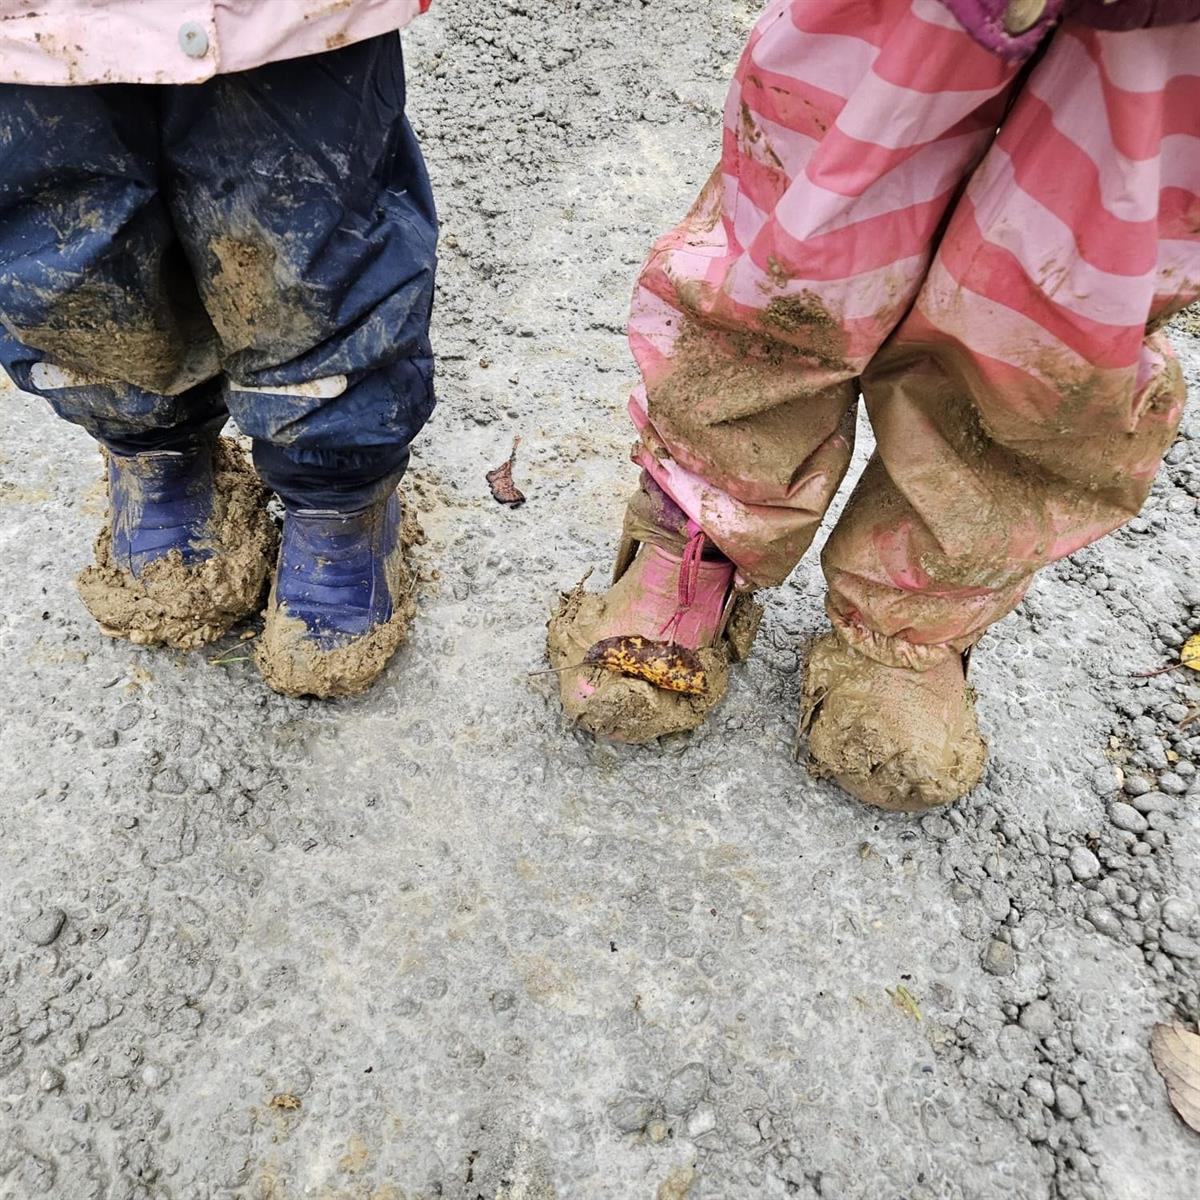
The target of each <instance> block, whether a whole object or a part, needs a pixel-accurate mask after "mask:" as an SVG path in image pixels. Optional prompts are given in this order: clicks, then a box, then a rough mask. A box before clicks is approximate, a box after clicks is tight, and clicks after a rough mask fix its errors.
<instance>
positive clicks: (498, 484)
mask: <svg viewBox="0 0 1200 1200" xmlns="http://www.w3.org/2000/svg"><path fill="white" fill-rule="evenodd" d="M520 444H521V439H520V438H519V437H518V438H513V448H512V453H511V454H510V455H509V456H508V458H506V459H505V460H504V462H502V463H501V464H500V465H499V466H498V467H496V469H495V470H493V471H489V472H488V473H487V481H488V487H490V488H491V489H492V495H493V496H494V497H495V499H497V500H499V501H500V503H501V504H511V505H514V506H515V505H518V504H524V503H525V494H524V493H523V492H522V491H521V490H520V489H519V488H518V487H517V486H516V484H514V483H513V474H512V473H513V464H514V463H515V462H516V461H517V447H518V446H519V445H520Z"/></svg>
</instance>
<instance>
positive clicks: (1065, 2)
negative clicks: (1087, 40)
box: [942, 0, 1200, 62]
mask: <svg viewBox="0 0 1200 1200" xmlns="http://www.w3.org/2000/svg"><path fill="white" fill-rule="evenodd" d="M942 3H943V4H945V6H946V7H947V8H948V9H949V10H950V11H951V12H952V13H953V14H954V15H955V17H956V18H957V19H958V21H959V22H960V24H961V25H962V26H963V27H964V28H965V29H966V31H967V32H968V33H969V34H970V35H971V36H972V37H973V38H974V39H975V40H976V41H977V42H978V43H979V44H980V45H981V46H983V47H985V48H986V49H988V50H991V51H992V53H994V54H998V55H999V56H1000V57H1001V58H1004V59H1008V60H1009V61H1016V62H1019V61H1020V60H1021V59H1023V58H1028V57H1029V56H1030V55H1031V54H1032V53H1033V52H1034V50H1036V49H1037V46H1038V43H1039V42H1040V41H1041V40H1042V38H1044V37H1045V36H1046V33H1047V31H1048V30H1049V29H1050V27H1051V26H1052V25H1054V24H1055V23H1056V22H1057V21H1058V20H1059V19H1060V18H1070V19H1071V20H1074V21H1079V22H1080V23H1081V24H1083V25H1090V26H1092V27H1093V28H1095V29H1110V30H1124V29H1144V28H1146V27H1148V26H1151V25H1186V24H1188V23H1190V22H1192V21H1200V0H1110V2H1109V3H1105V0H1046V9H1045V12H1043V13H1042V15H1041V16H1040V17H1039V18H1038V19H1037V21H1036V22H1035V23H1034V25H1033V26H1032V27H1031V28H1029V29H1027V30H1026V31H1025V32H1024V33H1020V34H1017V35H1015V36H1014V35H1013V34H1011V33H1009V32H1008V30H1007V29H1005V27H1004V14H1005V13H1006V12H1007V11H1008V8H1009V0H942Z"/></svg>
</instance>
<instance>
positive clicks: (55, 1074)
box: [38, 1067, 66, 1092]
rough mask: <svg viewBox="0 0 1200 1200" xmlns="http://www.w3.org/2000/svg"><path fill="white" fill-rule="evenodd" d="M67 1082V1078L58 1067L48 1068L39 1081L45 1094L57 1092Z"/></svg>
mask: <svg viewBox="0 0 1200 1200" xmlns="http://www.w3.org/2000/svg"><path fill="white" fill-rule="evenodd" d="M65 1082H66V1078H65V1076H64V1075H63V1073H62V1072H61V1071H60V1070H59V1069H58V1068H57V1067H47V1068H46V1069H45V1070H44V1071H43V1072H42V1076H41V1078H40V1079H39V1080H38V1084H39V1085H40V1087H41V1089H42V1091H43V1092H57V1091H58V1089H59V1088H60V1087H62V1085H63V1084H64V1083H65Z"/></svg>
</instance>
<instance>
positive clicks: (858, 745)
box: [800, 634, 987, 812]
mask: <svg viewBox="0 0 1200 1200" xmlns="http://www.w3.org/2000/svg"><path fill="white" fill-rule="evenodd" d="M800 734H801V740H802V741H803V740H806V741H807V749H808V755H809V758H808V767H809V769H810V770H811V771H812V773H813V774H814V775H816V776H818V777H819V778H825V779H833V780H836V782H837V783H838V785H839V786H840V787H842V788H843V789H844V790H845V791H847V792H849V793H850V795H852V796H854V797H856V798H857V799H859V800H862V801H863V802H864V803H865V804H871V805H874V806H875V807H877V808H885V809H891V810H893V811H896V812H923V811H925V810H926V809H930V808H937V807H938V806H940V805H943V804H950V803H952V802H953V801H955V800H960V799H962V797H963V796H965V795H966V794H967V793H968V792H970V791H971V789H972V788H974V787H975V786H976V785H977V784H978V783H979V780H980V778H981V777H982V775H983V767H984V763H985V761H986V759H987V745H986V743H985V742H984V741H983V739H982V738H981V737H980V736H979V727H978V724H977V722H976V719H975V696H974V694H973V693H972V691H971V689H970V688H969V687H967V686H966V682H965V679H964V677H963V670H962V665H961V663H960V662H959V661H956V660H954V659H947V660H943V661H942V662H939V663H937V664H935V665H933V666H931V667H929V669H928V670H925V671H912V670H906V669H903V668H897V667H889V666H884V665H883V664H881V663H878V662H875V661H874V660H873V659H870V658H867V656H866V655H865V654H861V653H859V652H858V651H857V650H854V649H852V648H851V647H850V646H847V645H846V644H845V643H844V642H842V641H841V640H840V639H839V638H838V637H837V635H836V634H827V635H826V636H825V637H823V638H821V639H819V640H818V641H817V642H815V643H814V644H813V645H812V646H811V648H810V649H809V653H808V661H807V663H806V664H805V670H804V698H803V701H802V705H801V714H800Z"/></svg>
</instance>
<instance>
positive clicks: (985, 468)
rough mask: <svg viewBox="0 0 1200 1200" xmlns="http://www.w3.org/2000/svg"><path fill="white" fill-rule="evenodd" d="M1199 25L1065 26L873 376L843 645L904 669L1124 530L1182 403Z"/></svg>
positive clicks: (949, 650)
mask: <svg viewBox="0 0 1200 1200" xmlns="http://www.w3.org/2000/svg"><path fill="white" fill-rule="evenodd" d="M1198 62H1200V26H1196V25H1190V26H1181V27H1178V28H1173V29H1158V30H1138V31H1133V32H1129V33H1120V34H1108V33H1100V32H1094V31H1089V30H1086V29H1083V28H1079V27H1072V26H1071V25H1069V24H1068V25H1066V26H1064V27H1063V28H1062V29H1060V30H1059V32H1057V33H1056V34H1055V35H1054V38H1053V41H1052V42H1051V44H1050V45H1049V46H1048V48H1047V50H1046V53H1045V56H1044V58H1043V59H1042V60H1041V62H1040V63H1039V64H1038V65H1037V67H1036V68H1035V70H1034V71H1033V73H1032V74H1031V76H1030V77H1029V79H1028V81H1027V83H1026V84H1025V86H1024V87H1023V88H1022V90H1021V93H1020V95H1019V96H1018V97H1017V99H1016V101H1015V103H1014V106H1013V108H1012V111H1011V112H1010V114H1009V115H1008V117H1007V118H1006V120H1005V122H1004V125H1003V128H1002V129H1001V131H1000V133H999V136H998V138H997V140H996V142H995V145H994V146H993V147H992V149H991V150H990V151H989V152H988V155H987V157H986V158H985V160H984V161H983V162H982V163H981V164H980V166H979V168H978V169H977V170H976V172H975V173H974V175H973V177H972V179H971V182H970V184H969V186H968V188H967V190H966V192H965V194H964V196H963V198H962V199H961V201H960V202H959V203H958V205H957V207H956V209H955V212H954V215H953V219H952V220H951V222H950V224H949V226H948V228H947V231H946V234H945V236H944V238H943V240H942V242H941V244H940V246H939V249H938V252H937V256H936V258H935V260H934V262H933V264H932V267H931V269H930V271H929V275H928V278H927V280H926V282H925V284H924V286H923V287H922V289H921V292H920V295H919V297H918V299H917V301H916V304H915V307H914V308H913V311H912V312H911V314H910V315H909V316H908V317H907V318H906V319H905V321H904V322H903V324H902V325H901V326H900V327H899V328H898V329H897V331H896V333H895V335H894V336H893V337H892V338H891V339H890V341H889V342H888V344H887V345H886V346H885V347H884V349H883V350H882V351H881V353H880V354H879V355H878V356H877V357H876V359H875V360H874V361H873V362H872V363H871V365H870V367H869V368H868V369H867V371H866V373H865V374H864V377H863V393H864V396H865V399H866V404H867V408H868V411H869V413H870V417H871V422H872V425H873V426H874V429H875V434H876V437H877V440H878V452H877V453H876V455H875V457H874V459H873V461H872V462H871V464H870V466H869V467H868V468H867V471H866V473H865V475H864V476H863V479H862V481H861V482H860V484H859V486H858V488H857V490H856V491H855V493H854V495H853V497H852V498H851V500H850V502H849V505H848V507H847V509H846V511H845V512H844V514H843V515H842V517H841V520H840V521H839V523H838V525H837V527H836V529H835V530H834V532H833V534H832V536H831V537H830V540H829V542H828V543H827V545H826V548H825V551H824V555H823V563H824V567H825V572H826V576H827V578H828V581H829V589H830V594H829V611H830V616H831V617H832V619H833V621H834V623H835V625H836V626H837V628H838V629H839V631H840V632H841V634H842V635H843V637H844V638H846V639H848V640H849V641H851V642H852V643H853V644H855V645H858V646H859V647H860V648H861V649H863V650H865V651H866V652H867V653H869V654H871V655H872V656H873V657H875V658H877V659H879V660H880V661H882V662H885V663H889V664H892V665H907V666H912V667H917V668H922V667H925V666H929V665H932V664H933V663H935V662H938V661H941V660H942V659H943V658H944V657H945V656H946V655H948V654H955V653H958V652H960V651H961V650H963V649H964V648H966V647H967V646H969V645H971V644H972V643H973V642H974V641H975V640H976V639H977V638H978V637H979V635H980V633H981V632H982V630H983V629H985V628H986V627H987V626H988V625H990V624H991V623H992V622H994V621H996V620H997V619H998V618H999V617H1001V616H1003V615H1004V614H1005V613H1007V612H1008V611H1009V610H1010V609H1011V608H1013V606H1014V605H1015V604H1016V603H1017V602H1018V601H1019V599H1020V598H1021V596H1022V595H1023V594H1024V592H1025V589H1026V588H1027V586H1028V584H1029V582H1030V579H1031V577H1032V575H1033V573H1034V572H1035V571H1036V570H1037V569H1038V568H1039V567H1041V566H1043V565H1045V564H1046V563H1049V562H1052V561H1054V560H1056V559H1059V558H1062V557H1064V556H1066V555H1068V554H1071V553H1072V552H1073V551H1075V550H1077V549H1079V548H1080V547H1081V546H1085V545H1087V544H1088V543H1089V542H1093V541H1095V540H1096V539H1097V538H1099V537H1101V536H1103V535H1104V534H1105V533H1107V532H1109V531H1110V530H1112V529H1114V528H1116V527H1117V526H1119V525H1121V524H1122V523H1123V522H1124V521H1126V520H1127V519H1129V518H1130V517H1132V516H1134V515H1135V514H1136V513H1137V512H1138V510H1139V509H1140V508H1141V506H1142V504H1143V502H1144V500H1145V498H1146V495H1147V493H1148V491H1149V489H1150V486H1151V484H1152V482H1153V480H1154V476H1155V473H1156V471H1157V469H1158V466H1159V462H1160V459H1161V457H1162V454H1163V452H1164V451H1165V450H1166V448H1167V447H1168V446H1169V445H1170V443H1171V440H1172V438H1173V436H1174V433H1175V430H1176V426H1177V424H1178V421H1179V418H1180V415H1181V413H1182V408H1183V403H1184V399H1185V388H1184V383H1183V380H1182V377H1181V373H1180V370H1179V367H1178V365H1177V363H1176V361H1175V359H1174V357H1173V355H1172V353H1171V350H1170V347H1169V346H1168V344H1167V342H1166V340H1165V338H1164V337H1163V335H1162V334H1160V333H1157V332H1154V330H1155V329H1156V328H1157V327H1158V326H1159V325H1160V324H1161V323H1162V322H1164V321H1165V320H1166V319H1167V318H1168V317H1169V316H1170V315H1171V314H1172V313H1173V312H1175V311H1177V310H1178V309H1180V308H1181V307H1183V306H1184V305H1185V304H1187V303H1190V302H1191V301H1192V300H1193V299H1195V297H1196V296H1197V294H1198V293H1200V222H1198V221H1197V216H1198V215H1200V83H1198V80H1197V76H1196V64H1197V63H1198Z"/></svg>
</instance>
